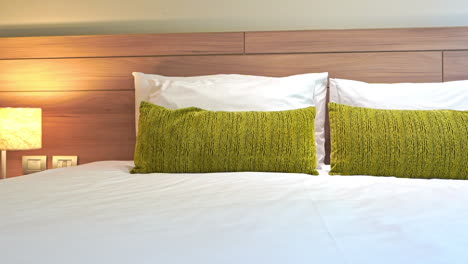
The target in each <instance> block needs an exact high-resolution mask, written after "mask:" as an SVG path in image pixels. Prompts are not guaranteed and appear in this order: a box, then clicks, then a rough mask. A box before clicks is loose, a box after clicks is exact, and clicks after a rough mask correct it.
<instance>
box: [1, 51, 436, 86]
mask: <svg viewBox="0 0 468 264" xmlns="http://www.w3.org/2000/svg"><path fill="white" fill-rule="evenodd" d="M440 65H441V53H440V52H392V53H346V54H337V53H331V54H273V55H217V56H214V55H211V56H175V57H128V58H84V59H37V60H3V61H2V60H0V69H2V70H0V84H1V85H0V91H70V90H133V89H134V86H133V77H132V75H131V72H133V71H141V72H147V73H158V74H163V75H173V76H194V75H206V74H218V73H240V74H254V75H267V76H287V75H292V74H299V73H308V72H323V71H329V72H330V75H331V76H333V77H339V78H348V79H355V80H363V81H368V82H405V81H411V82H429V81H440V80H441V66H440Z"/></svg>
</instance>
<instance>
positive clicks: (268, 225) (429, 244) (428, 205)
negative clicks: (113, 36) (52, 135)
mask: <svg viewBox="0 0 468 264" xmlns="http://www.w3.org/2000/svg"><path fill="white" fill-rule="evenodd" d="M132 166H133V164H132V162H127V161H105V162H96V163H90V164H86V165H82V166H78V167H72V168H64V169H55V170H48V171H44V172H41V173H36V174H33V175H27V176H23V177H16V178H12V179H8V180H2V181H0V195H1V200H0V248H2V250H1V252H0V263H5V264H9V263H12V264H13V263H14V264H17V263H36V264H42V263H47V264H53V263H61V264H62V263H80V264H81V263H203V264H211V263H236V264H237V263H269V264H270V263H324V264H329V263H330V264H332V263H359V264H365V263H372V264H374V263H379V264H383V263H400V264H401V263H425V264H430V263H450V264H456V263H468V250H467V248H468V221H467V219H468V181H456V180H422V179H399V178H393V177H371V176H329V175H328V174H327V171H328V169H329V168H326V169H324V170H321V171H320V176H310V175H305V174H286V173H258V172H243V173H212V174H141V175H138V174H135V175H131V174H129V170H130V168H131V167H132Z"/></svg>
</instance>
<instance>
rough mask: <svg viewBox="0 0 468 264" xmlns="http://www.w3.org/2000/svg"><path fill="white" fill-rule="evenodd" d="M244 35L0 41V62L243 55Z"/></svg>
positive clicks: (83, 37)
mask: <svg viewBox="0 0 468 264" xmlns="http://www.w3.org/2000/svg"><path fill="white" fill-rule="evenodd" d="M243 53H244V33H242V32H238V33H236V32H234V33H175V34H139V35H95V36H52V37H19V38H0V58H3V59H15V58H66V57H106V56H113V57H115V56H147V55H150V56H154V55H196V54H205V55H206V54H243Z"/></svg>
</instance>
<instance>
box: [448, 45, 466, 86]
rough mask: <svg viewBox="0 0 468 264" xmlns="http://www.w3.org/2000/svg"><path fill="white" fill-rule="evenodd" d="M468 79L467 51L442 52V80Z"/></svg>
mask: <svg viewBox="0 0 468 264" xmlns="http://www.w3.org/2000/svg"><path fill="white" fill-rule="evenodd" d="M458 80H468V51H446V52H444V81H458Z"/></svg>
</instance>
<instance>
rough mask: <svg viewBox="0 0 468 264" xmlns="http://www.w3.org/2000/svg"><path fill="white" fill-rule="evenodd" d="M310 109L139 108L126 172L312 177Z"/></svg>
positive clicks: (313, 157) (145, 104)
mask: <svg viewBox="0 0 468 264" xmlns="http://www.w3.org/2000/svg"><path fill="white" fill-rule="evenodd" d="M314 120H315V108H314V107H309V108H304V109H298V110H289V111H278V112H221V111H219V112H215V111H207V110H203V109H200V108H195V107H189V108H184V109H179V110H170V109H167V108H164V107H161V106H157V105H154V104H151V103H148V102H142V103H141V105H140V120H139V127H138V140H137V145H136V149H135V168H134V169H133V170H132V171H131V172H132V173H153V172H164V173H191V172H194V173H197V172H235V171H263V172H294V173H307V174H318V172H317V170H316V169H315V168H316V166H317V161H316V149H315V137H314V134H315V125H314V124H315V122H314Z"/></svg>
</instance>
